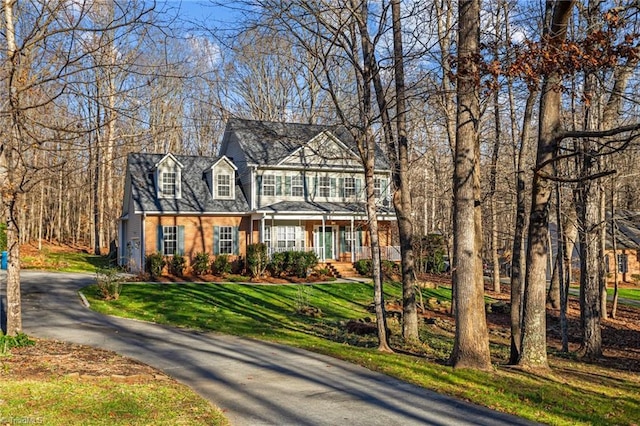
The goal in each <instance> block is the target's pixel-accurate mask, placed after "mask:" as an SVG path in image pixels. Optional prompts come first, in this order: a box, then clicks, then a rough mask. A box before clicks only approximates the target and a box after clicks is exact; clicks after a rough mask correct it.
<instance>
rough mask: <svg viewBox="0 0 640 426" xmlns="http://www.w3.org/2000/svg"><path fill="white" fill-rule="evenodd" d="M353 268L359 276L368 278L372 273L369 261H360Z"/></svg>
mask: <svg viewBox="0 0 640 426" xmlns="http://www.w3.org/2000/svg"><path fill="white" fill-rule="evenodd" d="M354 267H355V268H356V271H358V273H359V274H360V275H362V276H365V277H370V276H371V273H372V272H373V265H372V262H371V259H360V260H358V261H357V262H356V263H355V265H354Z"/></svg>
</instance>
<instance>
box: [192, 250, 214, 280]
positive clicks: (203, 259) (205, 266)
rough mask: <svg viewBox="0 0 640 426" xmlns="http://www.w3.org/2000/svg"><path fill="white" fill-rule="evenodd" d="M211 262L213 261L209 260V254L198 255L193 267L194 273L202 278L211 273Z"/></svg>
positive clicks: (194, 259)
mask: <svg viewBox="0 0 640 426" xmlns="http://www.w3.org/2000/svg"><path fill="white" fill-rule="evenodd" d="M209 262H211V259H209V253H196V255H195V256H194V258H193V265H191V269H193V273H194V274H196V275H198V276H200V275H204V274H206V273H207V272H209V265H210V263H209Z"/></svg>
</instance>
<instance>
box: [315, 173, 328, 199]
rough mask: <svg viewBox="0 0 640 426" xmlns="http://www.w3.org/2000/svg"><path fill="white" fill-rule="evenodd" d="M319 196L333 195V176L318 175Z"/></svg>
mask: <svg viewBox="0 0 640 426" xmlns="http://www.w3.org/2000/svg"><path fill="white" fill-rule="evenodd" d="M318 196H319V197H330V196H331V178H329V177H328V176H319V177H318Z"/></svg>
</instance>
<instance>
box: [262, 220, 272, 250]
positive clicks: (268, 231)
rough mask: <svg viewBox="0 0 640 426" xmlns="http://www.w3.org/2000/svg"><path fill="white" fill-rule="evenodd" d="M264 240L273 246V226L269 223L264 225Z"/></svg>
mask: <svg viewBox="0 0 640 426" xmlns="http://www.w3.org/2000/svg"><path fill="white" fill-rule="evenodd" d="M262 242H263V243H264V244H265V245H266V246H267V247H271V227H270V226H268V225H265V227H264V235H263V236H262Z"/></svg>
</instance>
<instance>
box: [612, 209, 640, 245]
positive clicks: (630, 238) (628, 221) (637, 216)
mask: <svg viewBox="0 0 640 426" xmlns="http://www.w3.org/2000/svg"><path fill="white" fill-rule="evenodd" d="M610 218H611V216H610V214H607V224H606V226H607V242H606V246H607V248H610V249H611V248H613V244H612V238H611V222H610V220H611V219H610ZM615 219H616V220H615V222H616V225H617V229H616V246H617V248H618V249H624V248H626V249H640V212H633V211H628V210H618V211H617V212H616V213H615Z"/></svg>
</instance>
